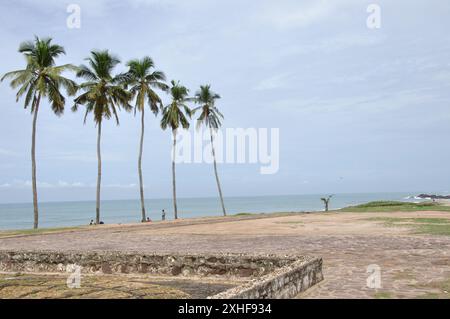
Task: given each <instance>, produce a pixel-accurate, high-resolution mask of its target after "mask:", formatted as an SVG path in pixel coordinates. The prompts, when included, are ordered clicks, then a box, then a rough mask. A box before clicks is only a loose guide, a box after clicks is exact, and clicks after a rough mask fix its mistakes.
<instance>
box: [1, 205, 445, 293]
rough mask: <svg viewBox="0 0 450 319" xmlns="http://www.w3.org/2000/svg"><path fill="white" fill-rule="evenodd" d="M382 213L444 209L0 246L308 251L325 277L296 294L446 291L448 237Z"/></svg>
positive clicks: (93, 231) (170, 225) (155, 229)
mask: <svg viewBox="0 0 450 319" xmlns="http://www.w3.org/2000/svg"><path fill="white" fill-rule="evenodd" d="M387 218H396V219H405V221H406V222H407V223H413V224H417V223H416V222H411V220H415V219H419V218H424V219H426V220H425V221H427V223H425V224H427V225H433V223H434V224H439V225H441V226H442V224H446V223H445V221H446V220H449V222H450V213H449V212H445V211H440V212H432V211H421V212H391V213H389V212H382V213H345V212H338V213H334V212H332V213H311V214H293V215H287V216H275V217H267V216H266V217H265V218H260V217H257V218H253V217H251V216H250V217H248V216H246V218H217V219H214V218H210V219H202V220H200V221H196V220H181V221H177V222H165V223H152V224H145V225H142V224H140V225H126V226H106V227H101V226H100V227H93V228H90V229H87V230H86V229H82V230H74V231H70V232H59V233H50V234H43V235H42V234H37V235H32V236H19V237H9V238H0V250H33V249H39V250H47V249H48V250H63V251H64V250H75V251H76V250H93V251H104V250H115V251H139V252H157V253H164V252H183V253H202V252H209V253H213V252H235V253H240V252H247V253H273V254H280V255H282V254H288V253H289V254H301V255H311V256H318V257H322V258H323V261H324V269H323V271H324V277H325V280H324V281H323V282H321V283H319V284H318V285H316V286H315V287H313V288H311V289H309V290H307V291H306V292H304V293H303V294H301V295H300V296H299V297H301V298H430V297H433V298H448V297H449V294H448V282H449V280H450V236H448V235H445V232H443V233H442V234H436V233H433V232H430V231H431V230H434V228H430V229H428V230H427V229H425V230H426V231H425V232H418V231H417V229H416V228H414V227H405V225H402V221H400V223H391V224H387V223H386V219H387ZM408 220H409V221H408ZM433 220H434V222H433ZM422 221H424V220H422ZM430 221H431V222H430ZM427 227H428V226H427ZM371 264H376V265H378V266H380V268H381V280H382V288H381V289H370V288H367V287H366V279H367V277H368V275H369V274H368V273H366V271H367V266H369V265H371Z"/></svg>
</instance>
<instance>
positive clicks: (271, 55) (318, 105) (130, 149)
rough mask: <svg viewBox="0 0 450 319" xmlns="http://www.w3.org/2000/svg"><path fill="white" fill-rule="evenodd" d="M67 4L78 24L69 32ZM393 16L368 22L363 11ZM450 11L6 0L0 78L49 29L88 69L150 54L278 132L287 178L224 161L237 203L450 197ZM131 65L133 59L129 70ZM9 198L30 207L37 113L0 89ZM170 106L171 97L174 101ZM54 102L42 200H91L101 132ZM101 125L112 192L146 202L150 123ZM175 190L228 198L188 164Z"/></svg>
mask: <svg viewBox="0 0 450 319" xmlns="http://www.w3.org/2000/svg"><path fill="white" fill-rule="evenodd" d="M70 3H76V4H79V5H80V7H81V28H80V29H69V28H68V27H67V25H66V19H67V17H68V15H69V14H68V13H67V12H66V9H67V6H68V5H69V4H70ZM370 3H377V4H379V5H380V7H381V28H380V29H369V28H368V27H367V25H366V20H367V17H368V15H369V13H367V11H366V10H367V6H368V5H369V4H370ZM449 16H450V2H449V1H446V0H430V1H420V0H415V1H414V0H413V1H411V0H396V1H362V0H340V1H339V0H338V1H336V0H333V1H331V0H330V1H319V0H311V1H301V0H283V1H275V0H273V1H268V0H265V1H260V0H259V1H256V0H254V1H250V0H248V1H242V0H227V1H225V0H224V1H210V0H185V1H175V0H167V1H164V0H120V1H119V0H117V1H106V0H103V1H99V0H96V1H92V0H81V1H80V0H78V1H77V0H72V1H59V0H41V1H34V0H15V1H5V0H3V1H1V3H0V23H1V29H0V38H1V39H2V47H1V48H0V58H1V61H2V62H1V65H0V73H2V74H3V73H5V72H7V71H10V70H15V69H20V68H23V66H24V59H23V57H22V56H21V55H20V54H19V53H17V48H18V46H19V43H20V42H21V41H24V40H31V39H32V38H33V36H34V35H38V36H41V37H44V36H51V37H53V39H54V41H55V42H56V43H58V44H60V45H63V46H64V47H65V49H66V51H67V55H66V56H64V57H61V58H60V59H58V61H57V63H58V64H64V63H68V62H70V63H73V64H76V65H79V64H80V63H82V62H83V59H84V58H85V57H87V56H88V55H89V52H90V50H92V49H109V50H110V51H111V52H113V53H115V54H117V55H118V56H119V57H120V58H121V59H122V61H124V62H126V61H127V60H129V59H131V58H140V57H142V56H144V55H149V56H151V57H152V58H153V59H154V61H155V63H156V66H157V68H158V69H160V70H162V71H164V72H165V73H166V75H167V77H168V79H169V80H170V79H177V80H180V81H181V82H182V84H184V85H186V86H187V87H189V88H190V89H191V92H192V93H193V92H195V91H196V89H197V88H198V86H199V85H200V84H206V83H210V84H211V85H212V88H213V90H215V91H216V92H218V93H220V94H221V95H222V99H221V100H220V101H219V102H218V104H217V106H218V107H219V108H220V109H221V110H222V112H223V113H224V115H225V120H224V127H225V128H238V127H241V128H248V127H255V128H279V130H280V169H279V171H278V173H277V174H273V175H261V174H260V165H259V164H224V165H220V166H219V173H220V176H221V179H222V183H223V191H224V194H225V196H247V195H265V194H305V193H341V192H383V191H416V190H417V191H418V190H420V191H430V192H432V191H436V192H437V191H439V192H445V191H449V190H450V165H449V164H450V146H449V143H448V137H449V136H450V103H449V102H450V54H449V53H450V37H449V34H448V32H449V30H450V21H449V19H448V17H449ZM122 71H125V66H124V64H121V65H120V66H119V67H118V68H117V72H122ZM0 97H1V104H0V108H1V115H0V202H29V201H31V188H30V186H29V184H30V182H29V181H30V179H31V167H30V142H31V120H32V118H31V116H30V113H29V111H28V110H24V109H23V101H20V102H19V103H16V102H15V92H14V91H12V90H11V89H10V87H9V86H8V83H5V82H4V83H2V84H1V85H0ZM164 99H165V101H167V97H164ZM71 100H72V99H69V100H68V101H69V103H68V106H67V110H66V112H65V114H64V116H63V117H61V118H57V117H56V116H55V115H54V114H52V113H51V111H50V108H49V106H48V103H47V101H45V100H44V101H43V102H42V106H41V109H40V113H39V118H38V131H37V160H38V180H39V184H38V185H39V189H38V191H39V195H40V199H41V200H42V201H55V200H93V199H95V189H94V187H93V185H94V184H95V181H96V169H97V165H96V153H95V152H96V149H95V147H96V146H95V145H96V129H95V126H94V124H93V121H92V118H89V119H88V122H87V124H86V125H83V122H82V113H76V114H73V113H71V111H70V106H71V105H72V103H71ZM120 118H121V125H120V127H116V126H115V125H114V124H113V123H108V124H107V125H105V126H104V129H103V140H102V148H103V157H104V162H103V168H104V170H103V185H104V188H103V198H104V199H115V198H118V199H122V198H124V199H125V198H138V191H137V187H136V184H137V183H138V179H137V169H136V166H137V165H136V164H137V163H136V162H137V155H138V154H137V151H138V141H139V120H138V118H135V117H134V116H133V115H132V114H126V113H121V114H120ZM146 123H147V131H146V140H145V152H144V165H143V169H144V179H145V183H146V189H145V193H146V196H147V197H148V198H161V197H164V198H165V197H170V196H171V179H170V178H171V171H170V169H171V167H170V160H171V159H170V146H171V140H170V132H163V131H161V129H160V128H159V118H156V119H155V118H154V117H153V116H151V115H150V114H149V113H147V118H146ZM177 169H178V171H177V177H178V179H177V182H178V196H180V197H208V196H216V186H215V180H214V175H213V169H212V166H211V165H209V164H180V165H178V166H177Z"/></svg>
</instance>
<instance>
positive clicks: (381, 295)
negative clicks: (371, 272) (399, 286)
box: [373, 291, 394, 299]
mask: <svg viewBox="0 0 450 319" xmlns="http://www.w3.org/2000/svg"><path fill="white" fill-rule="evenodd" d="M373 296H374V297H375V299H394V295H393V294H392V293H390V292H387V291H380V292H376V293H375V294H374V295H373Z"/></svg>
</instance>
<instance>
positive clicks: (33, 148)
mask: <svg viewBox="0 0 450 319" xmlns="http://www.w3.org/2000/svg"><path fill="white" fill-rule="evenodd" d="M40 102H41V94H40V93H39V95H38V98H37V100H36V105H35V107H34V114H33V129H32V133H31V179H32V187H33V210H34V225H33V228H34V229H37V228H38V226H39V209H38V196H37V182H36V122H37V115H38V111H39V103H40Z"/></svg>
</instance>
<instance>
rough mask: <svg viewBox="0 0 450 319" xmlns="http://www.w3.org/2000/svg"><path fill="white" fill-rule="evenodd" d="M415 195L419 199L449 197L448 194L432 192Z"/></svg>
mask: <svg viewBox="0 0 450 319" xmlns="http://www.w3.org/2000/svg"><path fill="white" fill-rule="evenodd" d="M416 197H417V198H421V199H450V195H434V194H419V195H417V196H416Z"/></svg>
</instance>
